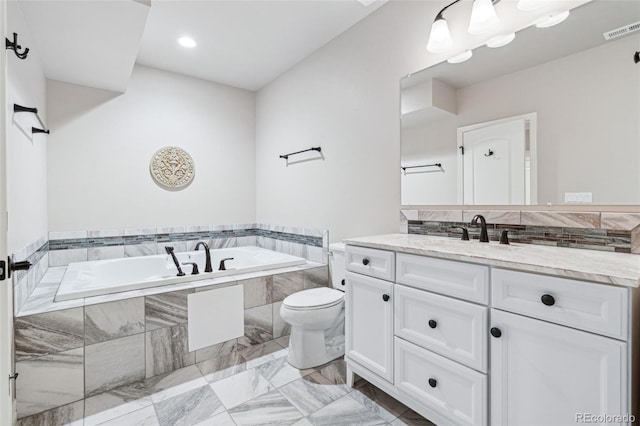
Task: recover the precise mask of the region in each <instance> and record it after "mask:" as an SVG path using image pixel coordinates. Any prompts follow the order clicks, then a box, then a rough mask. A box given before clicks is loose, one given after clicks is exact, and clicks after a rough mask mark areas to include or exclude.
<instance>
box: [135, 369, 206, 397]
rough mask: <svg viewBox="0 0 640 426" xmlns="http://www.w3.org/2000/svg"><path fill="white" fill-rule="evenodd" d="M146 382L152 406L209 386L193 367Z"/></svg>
mask: <svg viewBox="0 0 640 426" xmlns="http://www.w3.org/2000/svg"><path fill="white" fill-rule="evenodd" d="M146 382H148V386H149V389H150V391H151V392H152V394H151V398H152V400H153V402H154V404H155V403H158V402H162V401H164V400H167V399H170V398H173V397H174V396H177V395H180V394H183V393H185V392H188V391H191V390H193V389H198V388H201V387H202V386H206V385H208V384H209V383H208V382H207V381H206V380H205V378H204V376H203V375H202V373H201V372H200V370H198V367H196V366H195V365H190V366H188V367H185V368H181V369H179V370H176V371H172V372H171V373H168V374H165V375H162V376H156V377H152V378H150V379H147V380H146Z"/></svg>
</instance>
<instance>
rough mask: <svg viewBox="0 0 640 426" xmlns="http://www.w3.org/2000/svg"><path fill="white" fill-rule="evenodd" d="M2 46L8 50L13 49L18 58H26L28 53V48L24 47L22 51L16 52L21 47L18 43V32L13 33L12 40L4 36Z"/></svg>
mask: <svg viewBox="0 0 640 426" xmlns="http://www.w3.org/2000/svg"><path fill="white" fill-rule="evenodd" d="M4 46H5V48H6V49H8V50H13V51H14V52H15V54H16V56H17V57H18V58H20V59H27V55H28V54H29V48H28V47H27V48H25V49H24V51H22V52H18V50H20V49H22V46H20V45H19V44H18V34H16V33H13V41H11V40H9V39H8V38H6V37H5V38H4Z"/></svg>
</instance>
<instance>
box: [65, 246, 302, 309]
mask: <svg viewBox="0 0 640 426" xmlns="http://www.w3.org/2000/svg"><path fill="white" fill-rule="evenodd" d="M176 256H177V257H178V260H179V261H180V263H183V262H196V263H197V264H198V269H199V270H200V274H199V275H191V271H192V267H191V265H182V266H181V267H182V270H183V271H184V273H185V274H186V275H184V276H181V277H178V276H176V275H177V273H178V271H177V269H176V267H175V265H174V263H173V260H172V259H171V256H169V255H166V254H164V255H155V256H141V257H128V258H123V259H110V260H95V261H90V262H78V263H71V264H70V265H69V266H68V267H67V271H66V272H65V274H64V277H63V278H62V283H61V284H60V287H59V288H58V292H57V294H56V298H55V300H56V302H59V301H63V300H73V299H79V298H83V297H90V296H100V295H103V294H111V293H119V292H122V291H129V290H137V289H143V288H149V287H157V286H163V285H168V284H176V283H181V282H189V281H196V280H203V279H207V278H216V277H222V276H226V275H235V274H243V273H246V272H255V271H262V270H268V269H275V268H284V267H287V266H295V265H302V264H304V263H306V260H305V259H303V258H301V257H296V256H291V255H288V254H284V253H278V252H275V251H271V250H267V249H263V248H260V247H253V246H247V247H235V248H225V249H215V250H211V266H212V267H213V272H211V273H206V272H204V269H205V252H204V250H200V251H192V252H186V253H176ZM230 257H232V258H233V260H227V261H226V262H225V265H226V268H227V270H225V271H218V267H219V264H220V261H221V260H222V259H225V258H230Z"/></svg>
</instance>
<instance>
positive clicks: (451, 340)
mask: <svg viewBox="0 0 640 426" xmlns="http://www.w3.org/2000/svg"><path fill="white" fill-rule="evenodd" d="M394 295H395V306H394V311H395V321H394V324H395V325H394V329H395V335H396V336H398V337H401V338H403V339H405V340H408V341H410V342H412V343H415V344H417V345H420V346H422V347H424V348H427V349H429V350H432V351H433V352H436V353H439V354H440V355H443V356H446V357H447V358H449V359H452V360H454V361H458V362H460V363H462V364H465V365H467V366H469V367H471V368H475V369H476V370H480V371H483V372H486V371H487V330H488V325H487V324H488V308H486V307H484V306H478V305H474V304H473V303H468V302H463V301H460V300H456V299H452V298H450V297H445V296H439V295H437V294H433V293H429V292H426V291H422V290H416V289H414V288H409V287H405V286H403V285H397V284H396V286H395V289H394Z"/></svg>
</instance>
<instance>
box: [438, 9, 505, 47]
mask: <svg viewBox="0 0 640 426" xmlns="http://www.w3.org/2000/svg"><path fill="white" fill-rule="evenodd" d="M459 1H460V0H455V1H454V2H452V3H449V4H448V5H446V6H445V7H443V8H442V10H440V12H438V14H437V15H436V19H434V20H433V25H432V26H431V32H430V33H429V42H428V43H427V50H428V51H429V52H431V53H442V52H445V51H447V50H448V49H450V48H451V46H452V45H453V40H452V39H451V32H449V25H447V21H446V20H445V19H444V12H445V10H447V9H448V8H450V7H451V6H453V5H454V4H456V3H458V2H459ZM498 1H499V0H495V2H496V3H497V2H498ZM499 22H500V20H499V19H498V16H497V15H496V11H495V8H494V7H493V1H492V0H474V1H473V6H472V9H471V19H470V21H469V30H468V31H469V33H470V34H483V33H486V32H487V31H489V30H490V29H491V28H493V27H494V26H495V25H496V24H498V23H499Z"/></svg>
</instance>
